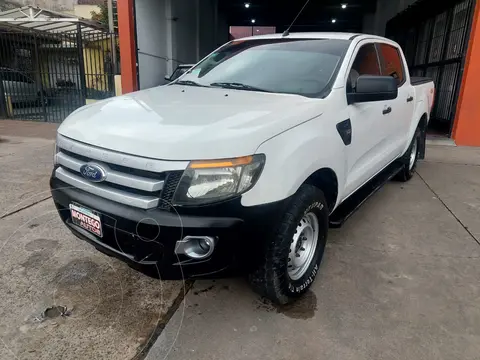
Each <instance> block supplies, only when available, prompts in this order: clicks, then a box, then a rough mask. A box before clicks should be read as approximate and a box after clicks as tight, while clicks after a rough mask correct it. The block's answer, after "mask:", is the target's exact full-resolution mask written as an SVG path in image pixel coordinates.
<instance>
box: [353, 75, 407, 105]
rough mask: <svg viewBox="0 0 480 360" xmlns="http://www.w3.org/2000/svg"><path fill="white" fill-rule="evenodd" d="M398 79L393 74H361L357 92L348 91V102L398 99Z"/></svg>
mask: <svg viewBox="0 0 480 360" xmlns="http://www.w3.org/2000/svg"><path fill="white" fill-rule="evenodd" d="M397 96H398V83H397V79H395V78H393V77H391V76H372V75H361V76H359V77H358V79H357V83H356V88H355V92H349V93H347V102H348V104H349V105H350V104H355V103H362V102H369V101H382V100H392V99H396V98H397Z"/></svg>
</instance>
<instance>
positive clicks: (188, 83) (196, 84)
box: [173, 80, 208, 87]
mask: <svg viewBox="0 0 480 360" xmlns="http://www.w3.org/2000/svg"><path fill="white" fill-rule="evenodd" d="M173 84H178V85H187V86H200V87H208V86H207V85H202V84H199V83H197V82H195V81H192V80H178V81H175V82H173Z"/></svg>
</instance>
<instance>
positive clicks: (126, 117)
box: [50, 33, 434, 304]
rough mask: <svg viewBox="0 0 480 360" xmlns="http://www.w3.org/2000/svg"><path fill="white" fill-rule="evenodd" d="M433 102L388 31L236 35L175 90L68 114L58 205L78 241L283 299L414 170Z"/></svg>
mask: <svg viewBox="0 0 480 360" xmlns="http://www.w3.org/2000/svg"><path fill="white" fill-rule="evenodd" d="M433 99H434V84H433V82H432V81H430V80H428V79H424V78H415V79H414V78H411V77H410V76H409V73H408V69H407V66H406V63H405V58H404V56H403V53H402V50H401V49H400V47H399V46H398V44H396V43H395V42H393V41H390V40H388V39H385V38H381V37H377V36H371V35H361V34H345V33H303V34H288V35H285V34H284V35H280V34H276V35H267V36H259V37H251V38H246V39H241V40H233V41H231V42H229V43H228V44H226V45H224V46H222V47H220V48H219V49H217V50H216V51H215V52H213V53H212V54H210V55H209V56H207V57H206V58H205V59H203V60H202V61H201V62H200V63H198V64H197V65H195V66H194V67H193V68H191V69H190V70H188V71H187V72H186V73H185V74H184V75H182V76H181V77H180V78H179V79H177V80H175V81H173V82H172V83H170V84H168V85H165V86H159V87H155V88H152V89H148V90H143V91H138V92H135V93H131V94H127V95H123V96H120V97H116V98H111V99H108V100H104V101H101V102H98V103H95V104H91V105H88V106H84V107H82V108H80V109H78V110H77V111H75V112H74V113H72V114H71V115H70V116H69V117H68V118H67V119H66V120H65V121H64V122H63V124H62V125H61V126H60V128H59V129H58V136H57V143H56V153H55V159H54V161H55V165H54V170H53V173H52V177H51V182H50V185H51V189H52V194H53V199H54V202H55V204H56V206H57V209H58V212H59V214H60V216H61V218H62V220H63V221H64V222H65V224H66V225H67V226H68V227H69V228H70V230H71V231H72V232H73V233H74V234H75V235H76V236H78V237H79V238H81V239H84V240H86V241H88V242H89V243H91V244H93V245H94V246H95V247H96V248H97V249H98V250H100V251H102V252H104V253H106V254H108V255H110V256H115V257H118V258H120V259H122V260H124V261H125V262H127V263H128V264H130V265H131V266H132V267H134V268H137V269H139V270H141V271H144V272H146V273H150V274H152V273H155V274H156V275H157V276H160V277H162V278H164V279H166V278H167V279H171V278H181V277H184V278H195V277H213V276H220V275H221V276H225V275H226V274H229V273H232V272H233V273H237V272H238V270H241V271H242V272H245V273H247V272H248V274H249V277H250V281H251V283H252V285H253V287H254V289H256V291H258V292H259V293H260V294H262V295H264V296H266V297H268V298H270V299H271V300H273V301H275V302H277V303H282V304H285V303H287V302H289V301H292V300H294V299H295V298H297V297H298V296H300V295H301V294H303V293H304V292H305V291H306V290H307V289H308V288H309V286H310V285H311V284H312V282H313V281H314V279H315V276H316V274H317V272H318V270H319V266H320V262H321V260H322V256H323V252H324V249H325V243H326V240H327V232H328V228H329V226H330V227H332V226H337V227H338V226H341V224H342V223H343V222H344V221H345V219H346V218H348V216H349V215H350V214H351V213H352V212H353V211H354V210H355V209H357V208H358V207H359V206H360V205H361V204H362V203H363V202H364V201H365V199H366V198H368V197H369V196H370V195H371V194H372V193H374V192H375V190H376V189H378V188H379V187H380V186H381V185H383V184H384V183H385V182H386V181H388V180H390V179H391V178H394V177H395V178H397V179H400V180H401V181H407V180H409V179H410V178H411V177H412V175H413V174H414V169H415V164H416V162H417V159H418V158H421V157H423V156H424V152H425V131H426V127H427V123H428V121H429V116H430V111H431V109H432V105H433ZM152 269H153V271H152Z"/></svg>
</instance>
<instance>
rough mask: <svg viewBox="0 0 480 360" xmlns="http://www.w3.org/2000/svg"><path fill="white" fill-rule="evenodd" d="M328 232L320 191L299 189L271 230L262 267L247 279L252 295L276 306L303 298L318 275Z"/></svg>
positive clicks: (323, 201) (324, 205)
mask: <svg viewBox="0 0 480 360" xmlns="http://www.w3.org/2000/svg"><path fill="white" fill-rule="evenodd" d="M327 231H328V207H327V202H326V200H325V197H324V195H323V193H322V191H320V190H319V189H318V188H316V187H314V186H312V185H302V186H301V187H300V189H299V190H298V191H297V193H296V194H295V195H294V196H293V198H292V199H291V200H290V204H289V205H288V207H287V210H286V212H285V214H283V216H282V217H281V219H280V221H279V222H278V223H277V224H276V225H275V226H274V231H273V233H272V235H271V236H270V237H269V238H268V241H267V246H266V256H265V259H264V260H263V263H262V264H261V266H260V267H259V268H258V269H257V270H256V271H255V272H254V273H252V274H251V275H250V282H251V284H252V286H253V288H254V289H255V291H257V292H258V293H259V294H261V295H263V296H265V297H267V298H269V299H270V300H272V301H273V302H275V303H278V304H287V303H289V302H291V301H293V300H294V299H295V298H298V297H299V296H301V295H302V294H304V293H305V292H306V291H307V290H308V288H309V287H310V286H311V284H312V283H313V281H314V280H315V277H316V275H317V273H318V270H319V266H320V262H321V261H322V257H323V252H324V250H325V244H326V240H327Z"/></svg>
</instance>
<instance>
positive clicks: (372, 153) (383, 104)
mask: <svg viewBox="0 0 480 360" xmlns="http://www.w3.org/2000/svg"><path fill="white" fill-rule="evenodd" d="M352 59H354V60H353V61H352V63H351V64H350V67H349V70H348V72H347V74H349V75H348V77H347V81H346V86H345V88H346V91H347V92H349V91H355V85H356V80H357V78H358V77H359V76H360V75H377V76H380V75H381V70H380V61H379V58H378V54H377V48H376V46H375V43H374V42H362V43H360V44H359V45H357V49H356V52H355V54H354V56H353V57H352ZM389 104H390V103H389V102H388V101H371V102H365V103H356V104H351V105H348V112H349V117H350V121H351V127H352V143H351V144H350V145H349V146H347V176H346V181H345V183H346V185H345V192H344V193H345V194H346V196H348V195H350V194H351V193H353V192H354V191H355V190H356V189H357V188H359V187H360V186H362V185H363V184H364V183H365V182H366V181H368V180H369V179H370V178H371V177H373V176H374V175H375V174H377V173H378V172H379V171H380V170H382V169H383V168H384V167H385V166H386V165H387V164H388V162H389V160H390V159H389V155H388V153H387V148H388V147H389V144H388V140H387V139H386V136H387V135H388V131H389V129H388V127H387V126H386V124H388V121H391V120H390V119H388V118H389V117H390V115H391V113H390V112H388V111H386V110H387V107H388V105H389ZM390 105H391V104H390Z"/></svg>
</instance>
